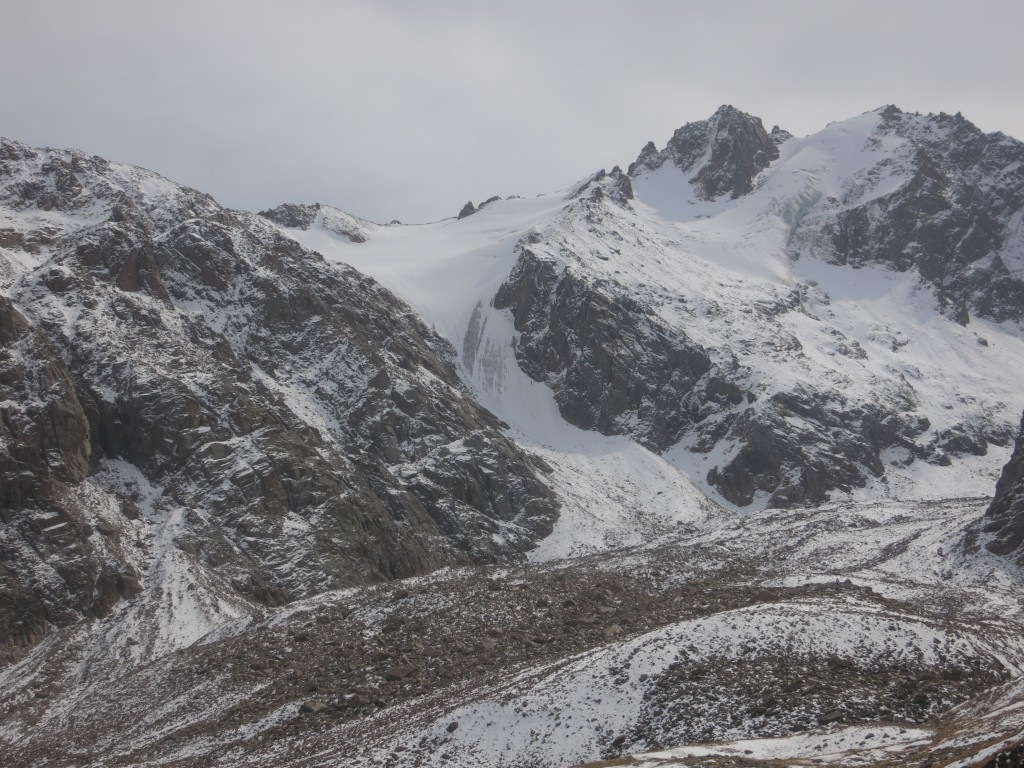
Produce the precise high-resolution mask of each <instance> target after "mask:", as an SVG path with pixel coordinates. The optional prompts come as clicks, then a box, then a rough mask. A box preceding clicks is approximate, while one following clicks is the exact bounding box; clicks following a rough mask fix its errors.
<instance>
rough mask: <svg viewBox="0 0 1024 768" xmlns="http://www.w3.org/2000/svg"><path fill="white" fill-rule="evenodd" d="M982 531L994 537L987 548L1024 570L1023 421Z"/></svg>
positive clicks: (1022, 420)
mask: <svg viewBox="0 0 1024 768" xmlns="http://www.w3.org/2000/svg"><path fill="white" fill-rule="evenodd" d="M982 530H983V531H984V532H985V533H988V534H991V539H990V540H989V541H988V543H987V544H986V546H987V547H988V549H989V550H990V551H992V552H995V553H996V554H997V555H1003V556H1004V557H1008V558H1010V559H1011V560H1013V561H1014V562H1015V563H1017V564H1018V565H1022V566H1024V418H1022V419H1021V433H1020V435H1019V436H1018V437H1017V442H1016V443H1015V444H1014V447H1013V454H1012V455H1011V456H1010V460H1009V461H1008V462H1007V464H1006V466H1005V467H1004V468H1003V473H1002V475H1001V476H1000V477H999V482H998V483H997V484H996V493H995V497H994V498H993V499H992V503H991V504H990V505H989V508H988V510H986V512H985V517H984V518H983V520H982Z"/></svg>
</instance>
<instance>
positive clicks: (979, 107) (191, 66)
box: [0, 0, 1024, 221]
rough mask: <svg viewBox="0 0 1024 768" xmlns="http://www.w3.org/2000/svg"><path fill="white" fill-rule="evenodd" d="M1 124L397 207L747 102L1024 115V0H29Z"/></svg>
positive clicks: (790, 117) (31, 137)
mask: <svg viewBox="0 0 1024 768" xmlns="http://www.w3.org/2000/svg"><path fill="white" fill-rule="evenodd" d="M8 5H9V6H10V7H9V8H8V9H7V10H6V11H5V26H6V27H7V29H9V30H16V33H13V34H11V35H10V39H9V40H8V41H7V42H6V44H5V46H4V47H3V49H0V92H2V93H3V94H4V99H5V108H4V110H3V114H2V117H0V134H3V135H7V136H10V137H12V138H16V139H20V140H22V141H26V142H28V143H31V144H49V145H56V146H76V147H79V148H81V149H84V150H86V151H88V152H93V153H96V154H102V155H104V156H106V157H110V158H111V159H116V160H122V161H126V162H133V163H137V164H139V165H144V166H147V167H150V168H153V169H154V170H157V171H159V172H161V173H164V174H165V175H167V176H169V177H171V178H173V179H175V180H176V181H180V182H183V183H186V184H189V185H191V186H195V187H198V188H201V189H203V190H205V191H209V192H211V193H212V194H214V195H215V196H216V197H217V198H218V199H220V200H221V201H222V202H224V203H226V204H228V205H233V206H236V207H243V208H250V209H254V208H261V207H266V206H270V205H274V204H276V203H278V202H281V201H284V200H298V201H313V200H320V201H323V202H329V203H332V204H335V205H338V206H340V207H342V208H346V209H348V210H351V211H353V212H354V213H357V214H360V215H363V216H367V217H370V218H374V219H378V220H382V219H383V220H388V219H391V218H400V219H402V220H406V221H422V220H430V219H436V218H439V217H442V216H446V215H452V214H454V213H455V212H456V211H457V210H458V209H459V207H460V206H461V204H462V203H463V202H465V200H466V199H468V198H473V199H479V198H483V197H488V196H490V195H491V194H511V193H518V194H535V193H538V192H542V191H549V190H552V189H555V188H559V187H563V186H566V185H568V184H571V183H572V182H573V181H575V180H576V179H577V178H579V177H581V176H583V175H585V174H587V173H589V172H590V171H592V170H595V169H596V168H599V167H601V166H606V167H607V166H611V165H614V164H616V163H619V164H625V163H628V162H629V161H630V160H632V159H633V158H634V157H635V155H636V153H637V151H638V150H639V148H640V147H641V146H642V145H643V143H644V142H646V141H647V140H649V139H653V140H654V141H656V142H657V143H659V144H662V143H664V141H665V140H666V139H667V138H668V136H669V135H671V132H672V131H673V130H674V129H675V128H676V127H678V126H679V125H681V124H682V123H684V122H686V121H689V120H695V119H701V118H704V117H706V116H707V115H709V114H710V113H711V112H712V111H714V109H715V108H716V107H717V106H718V105H719V104H721V103H725V102H728V103H732V104H735V105H736V106H738V107H740V108H741V109H744V110H746V111H749V112H752V113H754V114H758V115H760V116H761V117H762V118H763V119H764V120H765V122H766V123H768V124H769V125H771V124H772V123H779V124H782V125H783V126H784V127H787V128H788V129H789V130H791V131H793V132H794V133H797V134H803V133H809V132H812V131H814V130H817V129H819V128H821V127H822V126H824V125H825V124H826V123H827V122H829V121H831V120H839V119H843V118H846V117H849V116H851V115H854V114H858V113H860V112H863V111H865V110H868V109H872V108H874V107H877V106H880V105H881V104H883V103H896V104H898V105H899V106H901V107H903V108H905V109H911V110H919V111H926V112H927V111H939V110H944V111H962V112H963V113H964V114H965V115H966V116H967V117H969V118H971V119H972V120H974V121H975V122H976V123H977V124H978V125H979V126H980V127H982V128H983V129H985V130H1002V131H1004V132H1006V133H1010V134H1013V135H1016V136H1018V137H1024V101H1022V100H1021V98H1020V93H1019V91H1020V86H1019V73H1020V72H1021V71H1022V66H1021V65H1022V64H1024V54H1022V52H1021V50H1022V49H1021V46H1019V44H1017V41H1016V40H1015V39H1014V37H1015V34H1016V31H1017V30H1019V29H1020V28H1021V27H1022V23H1024V8H1021V7H1020V6H1019V4H1016V3H1009V2H993V1H989V2H974V3H972V4H970V6H968V5H967V4H963V3H959V2H948V1H942V0H930V1H929V2H922V1H921V0H904V2H899V3H893V2H879V1H878V0H867V1H862V2H856V3H852V2H830V3H821V2H813V3H812V2H804V0H780V1H779V2H775V3H763V2H738V1H736V0H733V1H731V2H730V1H728V0H727V1H724V2H723V1H721V0H720V1H719V2H686V3H682V2H635V3H624V2H609V1H605V2H600V1H596V2H595V1H592V2H577V1H571V2H557V3H556V2H548V3H539V2H517V3H507V4H491V3H480V2H444V3H414V2H393V3H375V2H342V3H339V2H327V1H323V2H318V1H316V0H300V1H299V2H292V3H287V4H286V3H275V2H237V1H234V0H219V1H216V2H196V1H195V0H185V1H183V2H179V3H176V4H173V5H172V4H160V5H157V4H149V3H145V4H144V3H138V2H114V1H113V0H93V2H90V3H80V2H41V1H40V2H13V3H9V4H8Z"/></svg>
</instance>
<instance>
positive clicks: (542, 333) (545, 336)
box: [494, 247, 744, 450]
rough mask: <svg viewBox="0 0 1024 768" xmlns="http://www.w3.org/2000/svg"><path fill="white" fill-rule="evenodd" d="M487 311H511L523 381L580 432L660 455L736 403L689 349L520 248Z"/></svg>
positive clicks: (633, 307) (649, 320)
mask: <svg viewBox="0 0 1024 768" xmlns="http://www.w3.org/2000/svg"><path fill="white" fill-rule="evenodd" d="M494 306H495V307H496V308H498V309H506V308H507V309H510V310H511V311H512V314H513V317H514V318H515V327H516V330H518V331H520V332H521V333H522V336H521V338H520V344H519V346H518V348H517V356H518V360H519V363H520V365H521V367H522V368H523V371H524V372H525V373H526V374H527V375H528V376H530V377H532V378H534V379H535V380H538V381H546V382H547V383H549V384H550V385H551V387H552V389H553V390H554V392H555V400H556V402H557V403H558V406H559V410H560V411H561V413H562V416H563V417H564V418H565V419H566V420H567V421H569V422H570V423H571V424H575V425H576V426H578V427H582V428H583V429H595V430H598V431H600V432H603V433H605V434H630V435H632V436H634V437H635V438H637V439H638V440H639V441H640V442H641V443H643V444H644V445H646V446H648V447H651V448H653V449H655V450H662V449H665V448H668V447H669V446H671V445H673V444H674V443H676V442H678V440H679V439H680V437H681V436H682V434H683V433H684V432H685V431H686V430H688V429H690V428H692V427H693V425H694V424H696V423H698V422H699V421H701V420H703V419H704V418H706V417H707V416H709V415H710V414H712V413H715V412H716V411H718V410H720V409H721V408H722V407H723V406H728V405H729V404H732V405H735V404H738V403H739V402H741V401H742V400H743V397H744V393H743V392H742V390H741V389H740V388H739V387H737V386H736V385H735V384H733V383H732V382H731V381H729V380H728V379H727V378H726V377H725V376H723V374H722V372H721V371H719V370H718V369H717V367H716V366H715V365H713V364H712V362H711V360H710V358H709V357H708V355H707V353H706V352H705V351H704V350H703V349H702V348H701V347H700V346H699V345H698V344H695V343H694V342H693V341H691V340H690V339H688V338H686V337H685V336H679V335H674V334H672V333H671V332H670V331H669V330H668V329H667V328H665V327H664V326H662V325H661V324H660V323H659V322H658V321H657V319H656V318H654V317H653V316H652V315H651V314H649V313H647V312H646V311H645V310H644V308H643V307H642V306H640V305H639V304H638V303H636V302H633V301H631V300H630V299H629V298H628V297H626V296H622V295H618V294H614V293H611V292H607V291H603V290H601V289H600V288H599V287H598V286H596V285H594V284H593V283H591V282H589V281H588V280H586V279H585V278H582V277H580V276H577V275H576V274H575V273H574V272H573V271H572V269H571V268H569V269H565V270H564V271H563V272H562V273H561V274H559V273H558V272H557V270H556V267H555V264H554V263H553V262H551V261H547V260H544V259H540V258H538V257H537V256H536V255H535V254H534V253H533V252H532V251H531V250H530V249H529V248H526V247H523V248H522V249H521V256H520V258H519V261H518V262H517V263H516V266H515V268H514V269H513V271H512V273H511V274H510V275H509V277H508V279H507V280H506V281H505V282H504V283H503V284H502V286H501V287H500V289H499V290H498V293H497V295H496V296H495V299H494Z"/></svg>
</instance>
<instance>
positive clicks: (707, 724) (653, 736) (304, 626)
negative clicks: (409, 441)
mask: <svg viewBox="0 0 1024 768" xmlns="http://www.w3.org/2000/svg"><path fill="white" fill-rule="evenodd" d="M781 530H782V531H783V532H782V533H779V536H781V537H783V538H786V539H788V538H789V537H790V536H791V535H792V532H791V530H792V529H791V527H790V526H783V528H782V529H781ZM780 545H781V542H780ZM722 552H723V550H722V548H721V547H720V546H719V545H718V544H717V543H715V542H710V543H704V544H696V545H694V544H689V543H685V542H684V543H680V544H677V545H671V546H666V547H664V548H661V549H658V550H652V551H649V552H647V553H644V554H643V555H639V554H638V553H621V552H620V553H617V555H616V556H614V557H608V556H600V557H597V556H595V557H590V558H587V559H583V560H578V561H575V562H572V563H560V564H553V565H546V566H527V567H515V568H510V569H505V570H500V571H495V570H492V569H488V568H476V569H464V570H461V571H457V572H449V573H446V574H438V575H435V576H432V577H428V578H426V579H415V580H411V581H408V582H403V583H395V584H384V585H376V586H372V587H365V588H361V589H358V590H351V591H346V592H344V593H339V594H337V595H332V596H329V597H319V598H316V599H315V600H314V601H310V602H308V603H303V604H297V605H296V606H294V607H292V608H287V609H284V611H286V613H284V614H281V615H279V617H278V618H272V619H268V620H266V621H257V622H253V623H252V624H250V625H249V626H248V627H246V628H244V630H243V629H241V628H240V631H238V632H237V633H236V634H229V635H227V636H224V637H222V638H214V639H211V640H209V641H207V642H203V643H199V644H196V645H194V646H192V647H190V648H188V649H185V650H183V651H181V652H178V653H176V654H174V655H172V656H171V657H169V658H167V659H164V660H160V661H159V662H157V663H155V664H150V665H144V666H140V667H137V668H134V669H129V670H123V671H122V672H121V673H120V674H118V675H116V676H113V677H111V678H109V679H105V680H103V682H102V683H101V684H99V686H98V687H97V688H95V689H90V690H89V691H87V692H86V693H85V694H84V698H83V699H82V700H81V701H80V707H79V711H78V715H77V716H76V718H74V719H73V720H67V721H62V722H61V724H60V726H59V727H60V732H59V734H60V738H59V739H57V738H54V734H53V733H52V731H50V732H48V735H47V737H46V738H42V737H41V736H40V737H34V738H31V739H27V740H22V741H20V742H19V743H18V744H17V746H16V747H15V752H14V753H13V759H15V760H19V761H22V762H23V763H26V764H28V763H30V762H32V761H33V760H35V761H44V762H46V763H47V764H52V765H54V766H61V765H69V764H73V761H75V760H77V761H78V762H89V761H90V760H92V761H95V760H97V759H99V757H100V756H101V755H103V756H105V758H106V759H107V760H108V761H112V760H113V759H115V758H116V759H119V760H121V761H123V762H125V763H129V764H131V763H141V762H146V761H158V760H165V761H166V760H168V759H171V758H172V757H173V756H175V755H176V754H179V753H178V750H189V754H190V755H191V756H192V758H195V757H196V756H202V755H205V754H207V752H208V751H209V750H210V749H211V748H212V747H211V745H216V749H220V750H238V754H239V755H243V756H248V755H251V754H253V750H261V749H267V748H270V746H271V745H276V746H274V749H283V750H284V752H282V753H278V756H277V758H275V759H276V764H280V765H291V764H298V763H300V762H301V761H302V760H306V761H309V760H314V759H315V755H316V754H318V751H319V750H321V749H332V748H333V749H336V746H337V744H338V743H342V742H344V743H348V744H352V745H355V746H356V747H357V749H358V750H360V755H361V756H360V758H359V759H360V760H361V761H362V762H363V763H366V764H377V763H374V762H373V760H374V757H373V752H372V750H373V749H375V748H377V747H378V746H380V747H381V748H385V749H387V750H394V749H395V747H396V745H400V746H401V747H402V752H401V753H399V754H401V755H403V757H402V758H401V759H400V760H398V761H397V763H398V764H399V765H414V764H415V761H416V760H417V759H422V758H423V757H424V756H426V755H429V754H434V753H437V750H438V749H439V747H440V746H441V743H440V742H434V741H430V740H429V739H427V740H425V741H419V740H413V739H412V736H411V734H415V733H417V729H418V728H420V727H422V726H423V724H424V723H426V722H433V723H436V728H435V731H436V732H437V733H438V734H439V737H438V738H445V737H447V738H457V737H458V735H460V734H462V733H463V732H464V730H465V728H464V726H465V725H466V723H465V722H463V716H462V715H461V714H458V715H456V714H455V712H456V711H457V710H458V708H459V707H460V706H463V705H471V704H472V703H474V702H477V701H480V700H481V697H493V696H495V694H494V691H496V690H498V691H505V693H502V694H498V695H499V696H501V697H511V698H510V699H509V700H510V701H512V700H514V698H515V697H516V696H525V697H526V699H529V698H530V696H531V695H532V694H529V693H528V692H525V693H524V692H522V691H520V692H519V693H516V692H515V691H516V689H515V687H514V685H515V683H513V682H511V681H517V680H518V681H523V680H530V679H533V678H534V676H535V675H537V674H547V671H550V670H554V669H558V668H560V666H561V665H562V664H564V663H566V662H565V660H573V659H580V658H581V657H583V655H585V654H590V653H594V654H595V655H594V656H593V657H592V658H594V659H595V660H596V661H595V662H594V663H595V664H597V665H598V666H600V664H603V663H605V662H604V661H597V660H602V659H606V658H611V657H610V656H608V655H607V653H606V651H607V652H613V651H614V650H615V649H616V648H622V647H626V646H625V645H622V644H623V643H625V644H628V643H629V642H631V641H633V640H635V639H636V638H639V637H642V636H644V635H645V633H651V632H654V633H655V635H652V637H654V636H656V635H657V630H658V629H659V628H664V627H670V626H672V625H674V624H676V623H678V622H684V621H693V620H706V619H710V618H711V617H715V616H723V617H734V620H735V621H737V622H740V623H744V622H746V621H749V620H751V619H753V617H755V616H757V615H758V614H759V612H763V613H764V614H765V615H770V614H771V613H772V611H774V610H775V609H776V608H777V607H779V606H786V605H791V606H806V605H810V604H812V603H813V602H814V601H827V604H828V605H830V606H832V607H833V608H838V607H839V606H843V605H851V606H859V607H860V609H861V610H863V611H865V612H866V613H867V614H870V615H885V616H889V617H891V621H892V622H900V621H902V620H903V618H902V617H905V618H907V619H909V620H917V619H918V617H920V620H923V621H925V622H927V623H928V624H929V625H932V624H935V623H936V622H944V621H951V620H955V616H956V611H957V609H956V605H955V603H952V604H947V603H943V604H942V605H937V606H932V607H930V608H929V607H926V606H924V605H922V604H920V603H919V602H915V601H913V600H912V601H909V602H901V601H898V600H893V599H890V598H886V597H883V596H881V595H879V594H876V593H874V592H873V591H872V590H871V589H869V588H866V587H863V586H858V585H856V584H853V583H851V582H850V581H849V580H839V579H836V580H832V581H822V582H819V583H807V584H803V585H799V586H777V585H773V586H765V585H764V582H765V581H766V580H767V581H773V582H777V581H778V579H777V578H776V575H777V574H781V573H785V572H787V567H786V565H785V563H783V562H781V561H780V560H779V559H777V558H775V557H773V556H766V557H765V559H764V560H763V561H762V562H758V563H755V562H752V561H751V560H750V558H749V557H747V556H746V555H745V554H743V553H742V552H737V553H736V554H735V556H733V557H727V558H725V559H724V560H723V555H722ZM858 572H859V571H858ZM494 585H497V586H498V587H499V588H498V589H494V588H493V587H494ZM555 596H557V598H556V599H553V598H555ZM322 617H326V619H327V620H326V621H322V620H321V618H322ZM891 627H892V629H896V624H895V623H894V624H891ZM67 631H69V630H65V632H67ZM478 638H484V639H482V640H478ZM952 647H955V646H946V649H947V651H948V650H949V649H950V648H952ZM812 648H813V645H812ZM897 648H899V646H897ZM601 649H604V650H601ZM940 650H941V649H940ZM54 652H55V653H58V654H59V653H62V651H61V650H60V649H59V648H55V650H54ZM673 652H674V653H676V654H677V658H676V659H675V660H674V662H673V663H670V664H669V665H668V666H667V668H666V669H665V671H664V672H663V673H659V672H654V673H653V674H645V675H643V676H641V677H639V679H638V682H637V683H636V684H637V685H639V686H640V688H641V690H642V695H641V696H640V701H641V711H640V717H639V718H638V720H637V723H636V725H635V727H631V728H630V730H628V731H627V732H617V733H609V734H607V740H606V750H607V752H606V754H608V755H610V754H612V752H613V751H614V753H615V754H628V753H629V752H635V751H637V749H638V748H640V747H641V746H642V747H644V748H651V749H653V748H657V747H659V746H660V747H669V746H676V745H679V744H682V743H686V742H693V741H706V740H709V739H717V738H720V737H722V735H723V734H724V735H728V734H733V733H735V732H736V731H737V730H738V729H743V730H742V732H743V733H745V734H747V735H748V737H759V736H771V735H782V734H786V733H797V732H801V731H803V730H806V729H811V728H815V727H818V725H819V723H820V722H832V721H837V720H838V716H837V715H836V714H835V713H836V711H837V710H839V711H840V714H841V715H842V717H843V718H845V719H846V720H847V721H850V722H888V721H894V722H903V723H911V722H922V721H926V720H928V719H929V718H931V717H934V716H936V715H938V714H940V713H941V712H943V711H946V710H948V709H949V708H950V707H952V706H953V705H955V704H957V703H960V702H962V701H963V700H965V699H966V698H967V697H969V696H971V695H973V694H975V693H977V692H979V691H981V690H982V689H984V688H986V687H988V686H991V685H993V684H994V683H996V682H998V681H999V680H1002V679H1004V678H1005V675H1006V673H1005V670H1004V669H1003V668H1002V667H1001V666H1000V665H999V664H998V663H996V662H995V660H994V659H992V658H989V657H988V656H987V655H985V654H984V653H980V652H979V653H977V654H976V655H974V656H971V657H970V658H966V657H964V656H962V655H956V656H950V657H949V658H945V657H944V656H943V655H942V654H941V653H940V654H939V660H938V661H936V662H934V663H925V662H923V661H921V660H920V659H919V657H918V655H917V653H916V652H913V651H910V652H907V653H903V652H899V653H896V654H895V655H892V656H888V657H887V656H885V655H881V656H878V655H875V656H872V655H849V656H848V655H835V654H832V655H828V654H814V653H810V654H807V653H806V652H804V653H801V652H797V651H796V650H794V649H792V648H786V647H785V646H784V645H782V646H779V647H778V652H777V653H775V654H770V653H767V652H765V651H764V650H760V651H757V652H754V650H753V649H751V650H750V651H749V652H747V653H745V654H740V655H739V656H731V655H728V654H724V653H723V655H718V654H716V653H714V652H711V653H710V654H706V655H703V656H699V657H698V656H695V655H693V652H692V649H688V648H687V647H685V646H679V647H677V648H674V650H673ZM624 658H630V657H629V656H626V657H624ZM72 661H73V660H71V659H69V660H67V661H65V662H62V664H68V665H69V667H68V672H69V674H73V669H74V665H73V663H72ZM62 664H58V663H56V662H55V664H54V668H55V669H60V668H61V667H62ZM964 665H966V666H964ZM631 676H635V675H634V673H632V672H630V670H629V669H628V664H627V665H626V666H624V667H621V668H620V667H615V668H609V669H608V679H607V695H608V696H613V695H614V693H615V691H617V690H619V689H620V687H621V686H627V685H630V684H632V683H630V679H631ZM60 685H61V679H60V677H59V675H58V676H57V677H56V678H55V679H54V682H53V687H54V690H59V689H60ZM157 691H159V692H160V694H161V695H162V696H164V697H165V698H168V697H180V698H181V699H182V700H188V701H189V702H190V716H189V717H188V718H184V719H183V718H181V717H180V713H176V712H174V711H172V710H171V709H168V710H165V711H164V710H162V711H160V712H154V713H152V714H148V715H146V716H144V717H139V718H128V719H125V718H124V717H122V718H121V720H120V721H119V722H121V723H122V727H121V728H120V730H119V735H118V741H117V743H116V744H113V743H110V742H109V741H105V740H104V739H103V738H102V737H101V736H100V734H102V733H103V732H105V731H104V729H105V727H106V723H107V722H109V717H110V711H111V708H113V707H120V706H122V705H123V704H122V703H123V702H126V701H134V700H147V699H148V698H149V697H152V696H154V695H156V692H157ZM598 695H600V694H598ZM502 700H505V699H502ZM26 701H27V700H26V699H23V698H20V694H19V693H18V692H17V691H14V692H13V693H12V696H11V698H10V699H9V701H8V702H6V703H5V704H4V705H0V717H3V716H5V712H6V710H5V709H4V707H7V708H10V707H19V716H20V717H22V718H27V719H28V720H31V719H32V718H35V717H38V716H40V715H41V714H42V713H43V712H45V710H46V707H47V706H48V705H47V704H46V702H45V700H42V699H40V700H33V702H32V703H26ZM229 702H230V703H229ZM289 707H295V709H298V715H297V716H295V717H293V718H290V719H289V718H284V719H281V718H280V717H279V716H278V715H277V714H275V713H280V712H283V711H288V708H289ZM295 709H291V710H290V711H292V712H295ZM311 715H315V717H314V716H311ZM257 724H260V725H259V732H260V734H261V736H260V741H258V742H252V741H249V740H248V738H249V737H248V736H247V734H248V733H249V732H250V731H251V730H252V729H253V728H256V726H257ZM48 727H49V726H48ZM524 746H525V745H524ZM239 759H244V758H239ZM353 759H355V756H353ZM356 762H357V764H362V763H359V761H356ZM16 764H20V763H16Z"/></svg>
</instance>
